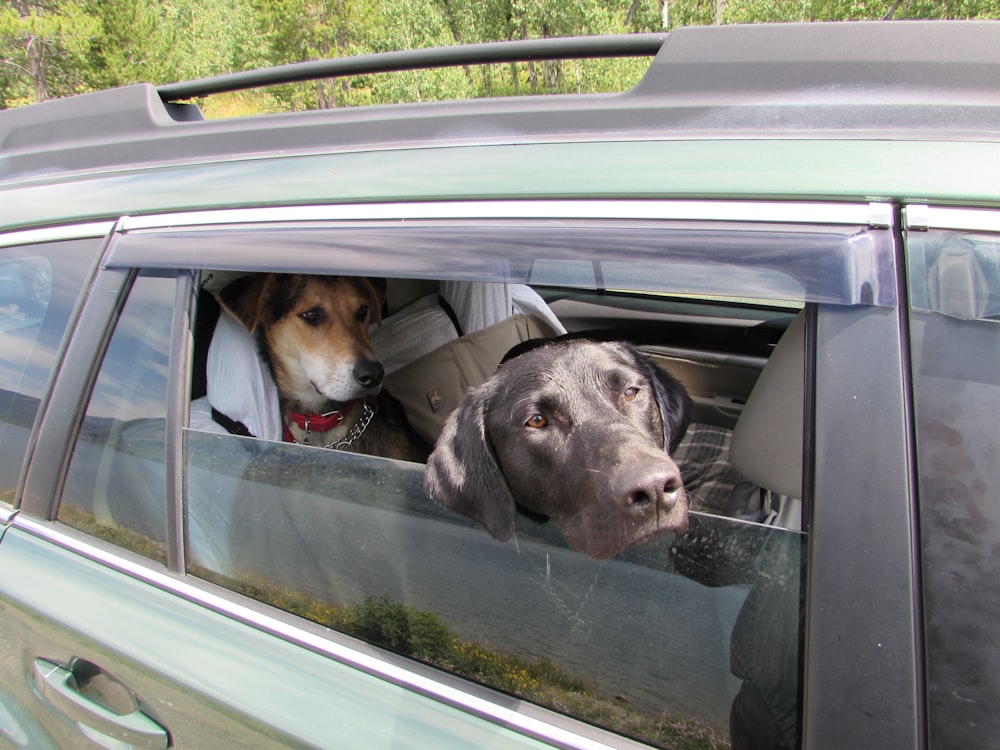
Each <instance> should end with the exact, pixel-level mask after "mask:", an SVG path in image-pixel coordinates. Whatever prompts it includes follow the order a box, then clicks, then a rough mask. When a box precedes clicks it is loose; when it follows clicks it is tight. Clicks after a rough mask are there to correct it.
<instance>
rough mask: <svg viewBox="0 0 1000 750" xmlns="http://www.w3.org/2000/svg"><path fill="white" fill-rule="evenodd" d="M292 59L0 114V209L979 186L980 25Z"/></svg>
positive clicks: (984, 195)
mask: <svg viewBox="0 0 1000 750" xmlns="http://www.w3.org/2000/svg"><path fill="white" fill-rule="evenodd" d="M636 54H640V55H651V56H653V61H652V63H651V64H650V66H649V68H648V70H647V71H646V73H645V75H644V76H643V78H642V79H641V81H640V82H639V83H638V84H637V85H636V86H635V87H634V88H632V89H631V90H629V91H626V92H624V93H621V94H590V95H559V96H525V97H509V98H498V99H474V100H466V101H459V102H428V103H416V104H396V105H385V106H370V107H358V108H343V109H333V110H319V111H310V112H293V113H280V114H268V115H260V116H251V117H244V118H234V119H224V120H212V121H207V120H204V119H203V118H202V116H201V113H200V111H199V109H198V107H197V106H196V105H194V104H190V103H185V102H184V99H185V97H188V96H193V95H194V94H195V93H198V95H202V94H205V93H207V92H209V91H211V90H219V91H229V90H233V89H234V88H242V87H244V86H247V85H251V86H254V85H259V84H260V81H254V80H250V81H249V82H248V81H247V80H242V79H244V78H245V77H246V76H249V77H250V78H251V79H253V78H264V79H270V82H272V83H273V82H274V81H276V80H279V79H281V78H282V77H283V76H285V77H288V76H298V77H299V78H301V77H311V76H317V75H319V76H328V75H333V74H336V73H337V72H338V71H344V70H351V71H353V72H352V74H355V73H356V72H357V71H358V70H361V69H399V68H410V67H427V66H431V65H437V64H441V58H446V60H445V61H446V62H447V63H448V64H462V63H461V61H462V60H465V59H473V60H477V61H482V60H484V59H487V58H489V59H495V60H499V59H506V60H514V59H525V58H527V59H534V60H539V59H559V58H562V57H594V56H597V57H609V56H622V55H628V56H634V55H636ZM303 65H304V66H305V69H304V70H303V68H302V66H299V65H293V66H282V67H281V68H277V69H269V70H265V71H257V72H253V73H250V74H233V75H229V76H221V77H218V78H214V79H205V80H202V81H195V82H186V83H179V84H170V85H166V86H161V87H159V88H157V87H155V86H152V85H149V84H137V85H133V86H126V87H123V88H119V89H112V90H106V91H100V92H95V93H92V94H85V95H80V96H75V97H70V98H66V99H60V100H54V101H49V102H45V103H42V104H38V105H33V106H28V107H23V108H20V109H13V110H7V111H4V112H0V191H2V193H3V198H2V199H0V227H3V228H5V229H18V228H29V227H34V226H40V225H42V224H52V223H66V222H72V221H76V222H79V221H87V220H96V219H109V218H114V217H116V216H120V215H123V214H133V215H135V214H145V213H163V212H170V211H190V210H201V209H212V208H226V207H231V206H255V205H273V204H274V203H275V202H276V201H280V202H281V203H283V204H287V205H294V204H315V203H329V202H359V201H360V202H365V201H367V202H372V201H374V202H384V201H396V202H398V201H411V202H412V201H427V200H470V199H473V200H474V199H488V198H540V197H541V198H575V197H593V196H597V195H601V196H607V197H614V196H618V197H655V198H670V197H675V198H676V197H683V198H713V199H715V198H737V199H751V200H761V199H763V200H768V199H778V200H782V199H789V198H792V199H796V200H838V201H843V200H849V201H900V202H903V203H906V202H938V203H943V204H955V203H961V204H964V205H990V206H993V205H996V203H997V198H998V194H997V189H996V165H997V164H998V163H1000V24H997V23H995V22H975V21H972V22H964V21H945V22H924V21H913V22H910V21H906V22H866V23H816V24H775V25H756V26H714V27H691V28H684V29H680V30H677V31H672V32H670V33H669V34H652V35H649V34H647V35H624V36H617V37H597V38H585V39H557V40H534V41H531V42H527V43H523V42H510V43H501V44H500V45H494V44H487V45H471V46H467V47H464V48H463V47H459V48H444V49H436V50H414V51H409V52H405V53H388V58H387V57H386V55H385V54H382V55H369V56H366V57H365V58H364V59H357V58H352V59H347V60H331V61H319V62H315V63H305V64H303ZM299 157H308V158H299Z"/></svg>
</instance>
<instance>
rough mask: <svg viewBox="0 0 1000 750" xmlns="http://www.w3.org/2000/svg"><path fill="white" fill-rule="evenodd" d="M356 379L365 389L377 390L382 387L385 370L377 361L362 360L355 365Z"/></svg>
mask: <svg viewBox="0 0 1000 750" xmlns="http://www.w3.org/2000/svg"><path fill="white" fill-rule="evenodd" d="M352 374H353V375H354V379H355V380H356V381H357V382H358V384H359V385H361V386H363V387H364V388H377V387H378V386H380V385H382V379H383V378H384V377H385V368H384V367H383V366H382V363H381V362H379V361H378V360H377V359H362V360H359V361H358V363H357V364H356V365H354V370H353V373H352Z"/></svg>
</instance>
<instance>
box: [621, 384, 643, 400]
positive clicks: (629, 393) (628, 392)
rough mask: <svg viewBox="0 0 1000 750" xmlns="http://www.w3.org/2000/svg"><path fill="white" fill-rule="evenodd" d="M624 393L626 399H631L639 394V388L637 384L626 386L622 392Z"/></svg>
mask: <svg viewBox="0 0 1000 750" xmlns="http://www.w3.org/2000/svg"><path fill="white" fill-rule="evenodd" d="M622 395H623V396H625V400H626V401H631V400H632V399H634V398H635V397H636V396H638V395H639V389H638V388H636V387H635V386H631V387H630V388H626V389H625V390H624V391H623V392H622Z"/></svg>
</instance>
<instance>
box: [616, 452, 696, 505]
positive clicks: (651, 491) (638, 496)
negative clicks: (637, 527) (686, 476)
mask: <svg viewBox="0 0 1000 750" xmlns="http://www.w3.org/2000/svg"><path fill="white" fill-rule="evenodd" d="M619 476H620V479H619V481H618V483H617V484H618V485H619V487H618V490H617V492H616V493H615V496H616V498H617V500H618V502H619V503H620V504H621V506H622V507H624V508H628V509H631V510H634V511H644V510H646V509H652V508H659V509H660V510H669V509H670V508H672V507H673V506H674V505H676V504H677V499H678V497H679V496H680V490H681V487H682V486H683V484H682V482H681V474H680V471H679V470H678V469H677V467H676V466H670V465H668V464H659V463H658V464H656V465H647V466H644V467H642V468H641V469H639V470H638V471H624V472H622V473H621V474H620V475H619Z"/></svg>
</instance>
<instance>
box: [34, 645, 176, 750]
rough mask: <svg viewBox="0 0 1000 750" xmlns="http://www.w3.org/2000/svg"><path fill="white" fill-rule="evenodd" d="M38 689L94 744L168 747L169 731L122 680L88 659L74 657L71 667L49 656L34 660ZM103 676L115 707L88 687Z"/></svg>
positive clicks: (162, 748)
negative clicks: (95, 694)
mask: <svg viewBox="0 0 1000 750" xmlns="http://www.w3.org/2000/svg"><path fill="white" fill-rule="evenodd" d="M32 671H33V677H34V681H35V689H36V690H38V693H39V695H41V696H42V698H44V699H45V701H46V702H47V703H48V704H49V706H50V707H51V708H52V709H54V710H55V711H57V712H58V713H60V714H62V715H63V716H64V717H66V718H67V719H69V720H70V722H72V723H73V724H75V725H76V728H77V729H78V730H79V731H80V733H81V734H83V735H84V736H85V737H86V738H87V739H89V740H90V741H91V742H93V743H94V744H96V745H98V746H99V747H104V748H122V746H125V747H135V748H148V749H149V750H165V748H167V747H169V745H170V734H169V732H167V730H166V729H165V728H164V727H162V726H161V725H160V724H159V723H158V722H157V721H156V720H154V719H153V718H152V717H150V716H149V715H148V714H146V713H145V712H144V711H143V710H142V708H141V705H140V703H141V702H140V701H139V699H138V697H137V696H136V695H135V693H133V692H132V691H131V690H129V689H128V688H127V687H125V685H123V684H122V683H121V682H120V681H118V680H117V679H115V678H114V677H112V676H111V675H109V674H107V673H106V672H104V671H102V670H101V669H100V668H99V667H98V666H97V665H95V664H93V663H92V662H89V661H87V660H86V659H80V658H74V659H73V660H72V661H71V662H70V664H69V667H64V666H62V665H61V664H58V663H56V662H54V661H50V660H49V659H43V658H41V657H39V658H37V659H35V663H34V668H33V670H32ZM95 678H101V679H102V680H103V681H104V682H105V684H107V685H110V686H111V687H112V689H113V692H114V693H115V695H116V696H117V697H118V700H117V701H116V703H119V704H121V705H116V706H114V707H111V706H108V705H105V703H106V701H102V700H100V698H97V697H96V696H95V697H93V698H92V697H91V696H90V695H88V694H87V692H86V689H87V686H88V685H89V684H90V683H91V682H92V681H94V680H95Z"/></svg>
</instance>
